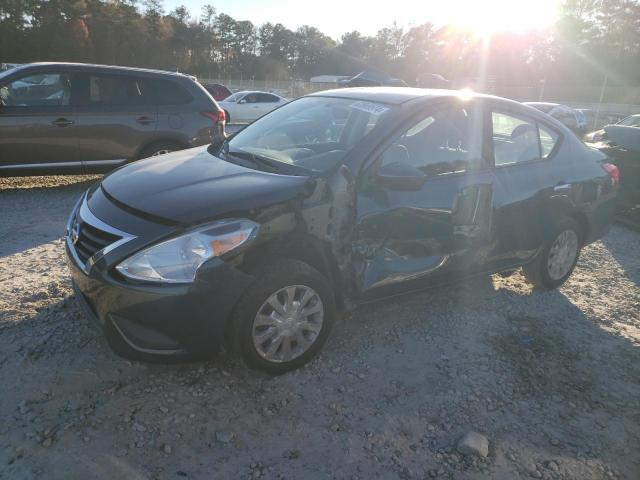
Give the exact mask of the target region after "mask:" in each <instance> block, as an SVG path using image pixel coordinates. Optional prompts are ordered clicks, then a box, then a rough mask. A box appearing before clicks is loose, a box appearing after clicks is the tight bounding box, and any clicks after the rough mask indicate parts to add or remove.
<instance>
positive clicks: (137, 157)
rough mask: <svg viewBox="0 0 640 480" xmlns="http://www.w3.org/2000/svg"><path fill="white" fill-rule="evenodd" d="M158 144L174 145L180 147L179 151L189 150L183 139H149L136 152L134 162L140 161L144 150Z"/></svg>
mask: <svg viewBox="0 0 640 480" xmlns="http://www.w3.org/2000/svg"><path fill="white" fill-rule="evenodd" d="M158 143H174V144H176V145H178V146H180V147H181V150H182V149H185V148H189V145H188V144H187V142H185V141H184V139H181V138H179V137H170V136H169V137H158V138H154V139H151V140H149V141H147V142H145V143H143V144H142V145H141V146H140V147H139V148H138V150H137V151H136V154H135V157H134V160H140V159H141V157H140V155H142V153H143V152H144V151H145V150H147V149H149V148H151V147H152V146H153V145H155V144H158Z"/></svg>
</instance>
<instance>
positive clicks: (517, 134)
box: [491, 112, 542, 166]
mask: <svg viewBox="0 0 640 480" xmlns="http://www.w3.org/2000/svg"><path fill="white" fill-rule="evenodd" d="M491 122H492V125H493V152H494V155H495V164H496V166H499V165H510V164H513V163H520V162H528V161H530V160H537V159H539V158H541V157H542V155H541V153H540V142H539V141H538V127H537V126H536V123H535V122H534V121H529V120H524V119H522V118H517V117H514V116H512V115H507V114H505V113H500V112H492V114H491Z"/></svg>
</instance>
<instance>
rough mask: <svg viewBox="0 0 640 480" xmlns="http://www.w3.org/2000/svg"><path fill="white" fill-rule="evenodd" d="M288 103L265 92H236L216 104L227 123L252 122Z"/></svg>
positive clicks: (282, 98)
mask: <svg viewBox="0 0 640 480" xmlns="http://www.w3.org/2000/svg"><path fill="white" fill-rule="evenodd" d="M287 102H289V100H288V99H286V98H284V97H281V96H279V95H276V94H275V93H267V92H252V91H244V92H237V93H234V94H233V95H230V96H228V97H227V98H225V99H224V100H222V101H220V102H218V105H220V108H222V109H223V110H224V113H225V115H226V117H227V123H231V122H233V123H246V122H253V121H254V120H256V119H258V118H260V117H261V116H263V115H265V114H267V113H269V112H270V111H271V110H275V109H276V108H278V107H280V106H281V105H284V104H285V103H287Z"/></svg>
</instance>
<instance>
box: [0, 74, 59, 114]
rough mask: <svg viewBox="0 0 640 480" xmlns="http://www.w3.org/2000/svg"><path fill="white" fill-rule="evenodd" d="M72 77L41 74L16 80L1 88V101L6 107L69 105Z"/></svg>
mask: <svg viewBox="0 0 640 480" xmlns="http://www.w3.org/2000/svg"><path fill="white" fill-rule="evenodd" d="M70 99H71V75H70V74H68V73H41V74H38V75H29V76H27V77H22V78H20V79H18V80H14V81H12V82H10V83H8V84H7V85H4V86H2V87H1V88H0V100H1V102H2V105H4V106H6V107H44V106H64V105H69V103H70Z"/></svg>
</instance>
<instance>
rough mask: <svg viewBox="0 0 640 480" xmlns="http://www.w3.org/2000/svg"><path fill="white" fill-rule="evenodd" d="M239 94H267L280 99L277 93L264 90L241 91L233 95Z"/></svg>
mask: <svg viewBox="0 0 640 480" xmlns="http://www.w3.org/2000/svg"><path fill="white" fill-rule="evenodd" d="M238 93H242V94H244V95H248V94H250V93H266V94H269V95H275V96H276V97H279V95H278V94H277V93H273V92H265V91H264V90H239V91H237V92H234V93H233V94H234V95H236V94H238Z"/></svg>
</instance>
